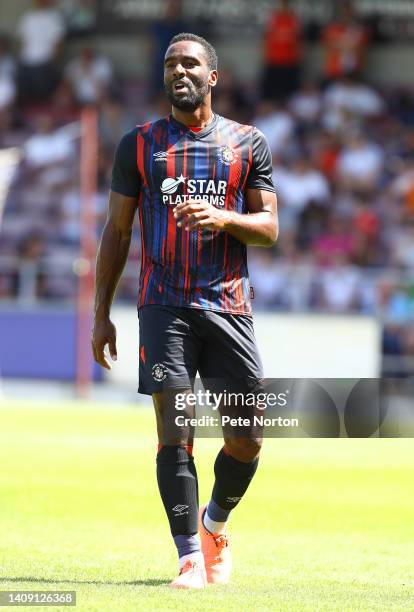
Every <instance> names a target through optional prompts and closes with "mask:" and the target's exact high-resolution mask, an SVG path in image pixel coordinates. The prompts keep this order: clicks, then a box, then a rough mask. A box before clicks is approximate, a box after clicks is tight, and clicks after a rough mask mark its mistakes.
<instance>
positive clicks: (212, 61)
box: [168, 32, 218, 70]
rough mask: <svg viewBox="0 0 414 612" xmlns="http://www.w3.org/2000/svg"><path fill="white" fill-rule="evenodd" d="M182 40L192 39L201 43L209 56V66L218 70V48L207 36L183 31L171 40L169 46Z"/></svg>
mask: <svg viewBox="0 0 414 612" xmlns="http://www.w3.org/2000/svg"><path fill="white" fill-rule="evenodd" d="M182 40H191V41H192V42H196V43H198V44H199V45H201V46H202V47H203V49H204V51H205V54H206V56H207V64H208V67H209V68H210V70H217V65H218V59H217V53H216V50H215V48H214V47H213V45H211V44H210V43H209V42H208V41H207V40H206V39H205V38H203V37H202V36H197V34H191V32H181V34H177V35H176V36H174V38H172V39H171V40H170V42H169V43H168V46H169V47H170V46H171V45H173V44H175V43H177V42H181V41H182Z"/></svg>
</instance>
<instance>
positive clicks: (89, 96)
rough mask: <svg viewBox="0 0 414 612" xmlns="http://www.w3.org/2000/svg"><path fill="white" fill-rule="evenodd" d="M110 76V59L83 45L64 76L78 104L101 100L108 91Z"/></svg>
mask: <svg viewBox="0 0 414 612" xmlns="http://www.w3.org/2000/svg"><path fill="white" fill-rule="evenodd" d="M112 76H113V70H112V65H111V63H110V61H109V60H108V59H107V58H106V57H104V56H102V55H99V54H98V53H96V51H94V49H92V47H84V48H83V49H82V51H81V53H80V54H79V56H78V57H75V58H74V59H73V60H72V61H70V62H69V64H68V65H67V67H66V69H65V78H66V80H67V81H68V82H69V83H70V84H71V86H72V90H73V93H74V96H75V99H76V101H77V102H78V104H79V105H80V106H85V105H88V104H98V103H100V102H102V101H103V100H104V99H105V97H106V95H107V93H108V89H109V87H110V84H111V80H112Z"/></svg>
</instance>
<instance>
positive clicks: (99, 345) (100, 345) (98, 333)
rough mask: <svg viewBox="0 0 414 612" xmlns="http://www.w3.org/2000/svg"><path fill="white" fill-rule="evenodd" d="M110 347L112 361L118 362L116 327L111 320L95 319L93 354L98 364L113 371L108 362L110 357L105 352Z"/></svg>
mask: <svg viewBox="0 0 414 612" xmlns="http://www.w3.org/2000/svg"><path fill="white" fill-rule="evenodd" d="M106 345H108V347H109V354H110V356H111V359H112V361H116V360H117V351H116V327H115V325H114V324H113V323H112V321H111V319H104V320H97V319H95V322H94V325H93V330H92V352H93V358H94V359H95V361H96V363H99V365H100V366H102V367H103V368H105V369H106V370H111V369H112V366H111V364H110V363H109V361H108V356H107V354H106V353H105V352H104V348H105V346H106Z"/></svg>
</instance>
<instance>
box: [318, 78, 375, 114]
mask: <svg viewBox="0 0 414 612" xmlns="http://www.w3.org/2000/svg"><path fill="white" fill-rule="evenodd" d="M323 102H324V107H325V109H326V110H327V111H328V112H335V111H340V110H341V109H345V110H347V111H349V112H350V113H353V114H355V115H361V116H363V117H376V116H378V115H379V114H380V113H382V112H383V110H384V101H383V100H382V98H381V96H380V95H379V94H378V93H377V92H376V91H375V90H374V89H373V88H372V87H369V86H368V85H366V84H364V83H361V82H358V81H356V80H355V79H354V78H352V77H350V76H344V77H342V78H341V79H340V80H338V81H336V82H333V83H331V85H329V86H328V88H327V89H326V91H325V95H324V98H323Z"/></svg>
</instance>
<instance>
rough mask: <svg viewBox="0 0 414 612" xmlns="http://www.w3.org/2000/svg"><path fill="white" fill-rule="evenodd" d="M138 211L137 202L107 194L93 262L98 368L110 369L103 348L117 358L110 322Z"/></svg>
mask: <svg viewBox="0 0 414 612" xmlns="http://www.w3.org/2000/svg"><path fill="white" fill-rule="evenodd" d="M136 210H137V199H136V198H131V197H127V196H124V195H121V194H119V193H115V192H114V191H111V192H110V195H109V207H108V217H107V220H106V223H105V227H104V230H103V233H102V238H101V242H100V245H99V249H98V256H97V260H96V281H95V306H94V327H93V333H92V350H93V355H94V359H95V361H96V362H97V363H99V365H101V366H102V367H104V368H106V369H107V370H110V369H111V366H110V364H109V362H108V360H107V358H106V357H105V354H104V348H105V346H106V345H107V344H108V345H109V352H110V355H111V357H112V358H113V359H116V329H115V326H114V325H113V323H112V322H111V320H110V310H111V305H112V301H113V298H114V295H115V290H116V287H117V285H118V282H119V279H120V278H121V274H122V271H123V269H124V267H125V263H126V260H127V257H128V253H129V247H130V244H131V235H132V225H133V222H134V216H135V212H136Z"/></svg>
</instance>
